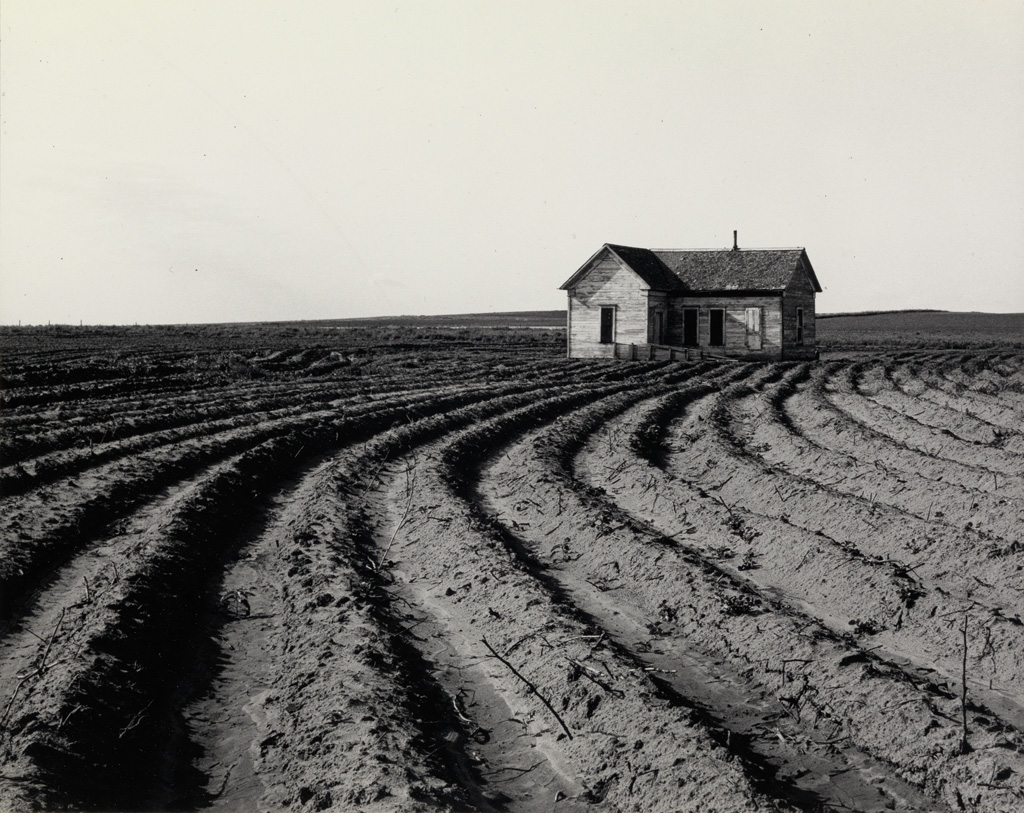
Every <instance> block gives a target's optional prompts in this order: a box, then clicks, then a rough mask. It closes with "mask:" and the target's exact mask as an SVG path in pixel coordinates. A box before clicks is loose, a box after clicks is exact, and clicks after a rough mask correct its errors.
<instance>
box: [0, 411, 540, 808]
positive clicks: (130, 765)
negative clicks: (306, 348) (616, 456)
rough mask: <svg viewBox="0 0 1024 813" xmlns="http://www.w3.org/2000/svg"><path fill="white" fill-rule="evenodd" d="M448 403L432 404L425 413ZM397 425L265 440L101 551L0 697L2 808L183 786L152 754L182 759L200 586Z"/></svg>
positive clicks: (367, 420)
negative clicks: (353, 453)
mask: <svg viewBox="0 0 1024 813" xmlns="http://www.w3.org/2000/svg"><path fill="white" fill-rule="evenodd" d="M530 397H532V396H531V395H529V394H528V395H525V396H520V398H521V399H527V400H528V399H529V398H530ZM457 405H458V404H457V403H452V402H451V401H447V402H446V399H439V400H438V401H437V402H435V404H434V405H433V408H434V409H435V410H437V411H439V412H443V411H444V410H445V409H446V408H451V407H455V406H457ZM400 414H404V412H403V411H401V410H395V411H394V412H392V413H383V414H382V413H381V412H380V411H377V412H376V413H374V414H372V415H369V416H364V417H363V418H361V419H358V418H352V417H348V418H339V419H336V420H334V421H318V422H310V424H308V425H304V426H302V427H298V428H292V430H291V431H289V432H288V433H286V434H284V435H281V436H277V437H273V438H271V439H269V440H266V441H264V442H263V443H261V444H260V445H258V446H256V447H255V448H253V449H250V450H248V451H246V452H244V453H243V454H242V455H240V456H239V457H237V458H235V459H234V460H232V461H230V464H228V465H224V466H222V467H220V468H215V469H214V470H212V471H211V472H210V473H209V475H208V476H207V477H205V478H203V479H201V480H200V481H199V482H198V483H197V484H196V485H195V487H194V488H193V490H192V491H191V492H188V493H186V494H184V495H183V496H182V497H181V499H179V500H177V501H176V502H175V504H174V506H173V509H172V510H171V511H170V512H169V517H168V518H167V519H166V520H165V521H164V522H162V523H161V524H160V525H159V526H157V527H155V528H152V529H151V530H150V531H149V532H147V533H145V534H144V538H143V540H142V541H141V542H139V541H138V540H133V541H132V542H133V544H132V545H131V548H130V549H127V550H126V549H123V548H118V549H112V550H111V551H110V552H109V553H108V557H109V558H110V562H111V572H109V573H107V583H106V584H104V585H103V589H102V591H100V587H99V585H96V584H95V583H94V584H89V582H88V581H86V580H84V579H83V581H82V583H81V585H80V586H78V587H77V589H71V590H63V591H62V592H61V594H60V595H59V596H58V597H57V598H58V599H59V600H60V601H61V602H63V607H62V612H61V614H60V616H59V620H58V623H57V624H56V625H55V626H54V628H53V632H52V633H51V635H50V636H49V637H48V638H47V640H46V641H45V646H44V645H43V641H42V640H40V642H39V647H38V651H37V653H36V656H35V657H34V658H33V659H31V660H30V661H29V662H28V663H26V664H25V666H24V668H23V670H22V672H21V678H23V679H19V682H18V683H17V684H16V686H14V687H12V692H11V694H10V695H9V696H6V697H5V698H4V700H5V701H6V708H7V709H8V711H6V713H5V717H4V725H3V730H2V732H0V737H2V742H0V748H2V749H3V757H2V760H0V761H2V762H3V763H4V767H5V771H6V773H7V775H8V776H9V777H13V776H19V775H20V776H23V777H29V779H28V780H27V781H26V783H25V784H24V785H22V786H21V792H17V791H15V790H14V787H13V786H12V788H11V790H12V793H13V795H12V797H11V799H10V800H9V801H10V803H11V806H12V807H18V806H19V804H21V803H23V802H26V801H28V802H29V803H31V804H36V805H38V804H41V805H42V806H44V807H54V806H61V805H71V806H81V807H88V808H101V809H118V808H128V809H132V808H140V807H146V806H147V805H148V804H152V803H154V800H156V801H157V803H159V801H160V799H161V796H162V795H163V794H167V793H174V792H175V790H174V789H175V788H178V787H183V788H188V787H189V786H190V785H191V784H192V783H193V782H194V778H193V777H190V776H189V775H188V772H187V771H182V766H183V765H185V764H187V758H186V757H185V756H184V755H183V754H182V753H171V754H170V755H168V754H167V753H165V750H166V749H165V748H164V746H165V744H166V743H167V742H168V741H170V742H171V745H172V748H171V749H170V750H171V751H172V752H173V751H174V748H173V745H174V744H175V743H177V744H178V745H179V746H180V747H181V750H185V742H186V741H185V740H184V738H183V737H182V735H181V734H180V731H181V723H180V720H179V718H178V716H177V714H176V713H175V711H174V709H175V708H176V706H177V705H178V704H179V702H180V697H179V692H180V691H181V688H182V685H183V684H187V683H188V682H190V681H192V680H194V679H195V678H196V676H195V674H194V670H195V668H196V666H195V664H194V663H193V658H192V655H193V649H194V646H195V644H196V642H197V638H198V640H199V641H201V640H203V631H202V630H196V629H195V628H194V627H193V626H192V619H194V618H195V617H196V616H197V615H199V614H201V613H202V612H203V609H204V607H205V606H207V603H208V594H209V590H210V585H209V584H207V583H204V582H205V580H206V579H207V578H212V577H214V576H215V575H216V574H217V573H218V572H220V571H221V570H222V568H223V567H224V561H225V558H226V557H229V556H230V555H231V553H232V550H233V549H234V548H235V547H237V545H239V544H240V543H241V542H240V540H239V539H237V532H238V519H237V518H238V517H239V516H246V514H247V513H248V514H250V515H251V510H252V509H251V506H252V505H253V503H254V502H255V503H256V504H257V505H258V504H259V503H260V500H261V499H263V498H265V497H266V496H267V495H268V494H269V493H271V492H272V491H273V490H274V489H275V488H276V487H277V483H278V482H279V481H280V479H281V478H282V477H286V476H287V475H288V472H289V471H296V472H299V471H301V466H302V464H303V463H304V462H306V461H311V460H315V459H316V458H317V457H318V456H319V455H321V454H323V452H324V451H325V450H326V449H329V448H331V447H336V446H338V445H341V444H344V443H346V442H353V441H357V440H360V439H366V438H368V437H370V436H372V435H373V434H375V433H376V432H379V431H382V430H384V429H386V428H387V427H388V426H389V425H391V424H392V423H393V422H394V418H395V417H397V416H398V415H400ZM197 574H203V575H201V576H199V577H198V578H197ZM50 615H53V612H52V610H51V611H50ZM0 801H2V802H4V803H7V801H8V800H0ZM163 801H164V803H166V802H167V800H166V799H164V800H163ZM179 801H180V800H179ZM189 801H190V802H191V801H192V800H189ZM170 804H171V806H172V807H173V806H174V800H173V799H171V801H170Z"/></svg>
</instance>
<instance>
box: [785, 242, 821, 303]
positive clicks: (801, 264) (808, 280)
mask: <svg viewBox="0 0 1024 813" xmlns="http://www.w3.org/2000/svg"><path fill="white" fill-rule="evenodd" d="M808 286H809V290H810V291H813V292H814V293H816V294H820V293H821V291H822V288H821V283H819V282H818V276H817V274H815V273H814V267H813V266H812V265H811V260H810V258H809V257H808V256H807V252H806V251H803V252H801V253H800V259H799V260H798V261H797V264H796V268H795V269H794V270H793V276H792V277H791V278H790V280H789V285H787V286H786V290H787V291H789V290H794V289H796V290H799V289H804V290H807V289H808Z"/></svg>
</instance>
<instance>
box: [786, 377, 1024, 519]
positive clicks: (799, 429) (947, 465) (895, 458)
mask: <svg viewBox="0 0 1024 813" xmlns="http://www.w3.org/2000/svg"><path fill="white" fill-rule="evenodd" d="M827 376H828V370H827V369H818V370H815V371H814V372H813V373H812V375H811V378H810V380H809V381H808V382H807V383H806V384H804V383H803V382H797V381H794V382H793V383H794V386H795V389H792V390H790V389H786V390H779V392H778V397H777V398H776V400H775V404H776V406H777V407H778V408H779V410H780V412H779V420H780V421H781V422H782V423H784V424H785V425H786V426H787V427H788V428H790V429H791V430H792V431H793V432H794V433H796V434H798V435H800V436H801V437H803V438H804V439H805V440H807V441H808V442H809V443H811V444H813V445H814V446H816V447H819V448H821V449H823V450H830V451H832V452H835V453H838V454H840V455H846V456H848V457H849V458H850V459H851V460H857V461H862V462H865V463H868V464H870V465H875V464H880V465H881V466H882V467H883V468H886V469H889V470H896V471H898V472H900V473H901V474H916V475H917V476H919V477H923V478H925V479H929V480H934V481H936V482H940V478H941V481H945V482H949V483H953V484H956V485H960V486H963V487H965V488H968V489H977V490H978V491H983V492H988V493H990V494H992V495H994V496H995V497H996V498H997V500H998V499H1004V498H1005V499H1009V500H1019V499H1020V497H1021V495H1022V494H1024V477H1022V476H1021V475H1020V474H1019V473H1016V472H1014V473H1010V474H1004V473H1000V472H993V471H990V470H989V469H987V468H985V467H984V466H982V465H979V463H978V462H977V461H966V460H953V459H949V458H946V457H942V456H940V455H937V454H932V453H930V452H927V451H921V450H920V449H917V448H914V447H912V446H910V445H908V444H907V443H906V442H904V441H900V440H898V439H895V438H893V436H892V435H889V434H885V433H883V432H879V431H877V430H876V429H873V428H872V427H870V426H868V425H866V424H864V423H862V422H860V421H859V420H857V419H856V418H855V417H853V416H851V415H850V414H849V413H848V412H846V411H845V410H843V409H840V408H839V407H838V406H836V404H834V403H833V402H832V401H831V400H830V398H829V397H828V395H827V394H826V392H825V380H826V377H827ZM845 467H846V466H844V468H845ZM938 510H942V509H941V507H940V508H939V509H938Z"/></svg>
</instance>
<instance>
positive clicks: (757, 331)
mask: <svg viewBox="0 0 1024 813" xmlns="http://www.w3.org/2000/svg"><path fill="white" fill-rule="evenodd" d="M743 323H744V327H745V328H746V332H747V347H749V348H750V349H751V350H760V349H761V308H759V307H756V308H744V310H743Z"/></svg>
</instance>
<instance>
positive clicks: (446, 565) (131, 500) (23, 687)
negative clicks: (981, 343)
mask: <svg viewBox="0 0 1024 813" xmlns="http://www.w3.org/2000/svg"><path fill="white" fill-rule="evenodd" d="M87 338H88V341H84V340H83V341H82V342H81V343H80V344H79V345H78V346H76V345H75V343H74V341H72V339H70V338H67V337H64V339H62V341H61V342H59V343H57V344H56V345H55V346H48V345H47V346H33V345H32V343H31V342H29V341H23V342H20V343H18V344H17V345H16V346H15V347H14V348H12V351H11V352H9V353H7V354H6V356H5V358H4V361H3V377H4V382H5V383H4V389H3V399H4V403H5V406H4V412H3V421H4V432H3V436H2V437H0V453H2V455H3V457H2V460H0V464H2V465H0V488H2V496H0V508H2V510H0V809H2V810H12V811H14V810H19V811H20V810H32V809H35V810H203V809H211V810H242V809H244V810H265V811H278V810H296V811H318V810H339V811H342V810H345V811H347V810H370V811H392V810H402V811H428V810H484V811H512V812H513V813H532V811H546V810H567V811H580V810H590V809H595V810H618V811H676V810H693V811H733V810H780V811H788V810H805V811H820V810H863V811H873V810H887V809H897V810H908V811H934V810H951V811H958V810H975V811H986V812H988V811H1007V812H1008V811H1019V810H1022V809H1024V679H1022V677H1021V676H1022V675H1024V619H1022V617H1021V611H1022V609H1024V539H1022V536H1021V529H1022V528H1024V356H1022V355H1021V354H1020V353H1019V352H1018V351H1012V350H1006V349H1002V350H1000V349H992V350H987V349H979V350H971V351H966V352H965V351H962V350H955V351H946V350H941V349H935V348H922V349H921V350H920V351H916V350H915V351H902V352H900V353H898V354H882V355H874V356H870V357H866V356H863V355H859V356H857V357H851V358H848V359H842V358H835V359H830V360H827V361H824V362H820V363H800V364H794V363H785V364H767V365H765V364H743V363H735V362H728V363H727V362H712V361H706V362H698V363H678V362H672V363H668V362H659V363H628V364H627V363H621V362H618V363H617V362H602V361H588V362H583V361H571V360H566V359H564V358H560V357H559V356H558V354H557V349H556V348H555V347H554V346H553V345H545V344H544V343H543V342H540V343H538V342H536V341H527V340H526V339H523V341H522V342H521V343H520V344H517V345H516V346H515V347H499V346H496V345H494V343H493V342H491V343H489V344H488V343H480V344H477V345H475V346H474V345H472V344H467V343H466V342H464V341H463V342H462V343H459V344H454V345H445V344H443V343H435V344H433V345H427V344H414V343H409V342H407V343H400V342H396V343H392V345H391V346H389V347H378V348H372V347H369V346H345V345H343V344H342V343H341V342H342V341H343V339H344V338H345V337H340V336H339V337H338V338H337V339H336V340H335V344H333V345H331V344H325V345H322V346H313V345H310V343H309V342H303V341H298V340H296V342H295V343H294V344H289V343H288V342H287V341H283V339H282V336H280V335H278V336H276V337H275V341H274V342H272V343H269V344H258V343H257V344H253V343H252V342H251V341H250V344H249V345H248V346H247V345H246V342H245V341H242V340H241V339H239V337H237V336H235V337H225V336H221V335H202V336H197V335H186V334H182V335H181V336H179V340H178V341H177V343H176V342H175V341H173V337H172V336H170V335H164V334H160V335H159V341H156V340H153V341H152V342H151V343H149V344H145V345H143V344H140V345H139V346H137V347H136V349H135V352H134V354H133V353H131V352H129V351H128V350H126V348H125V347H124V346H123V344H117V343H114V344H111V345H110V346H104V345H103V342H102V341H101V338H102V337H97V336H94V335H90V336H88V337H87ZM229 338H230V341H229V340H228V339H229ZM244 338H246V339H247V340H249V339H251V338H252V336H250V335H249V334H246V337H244ZM115 345H116V346H115ZM965 678H966V682H965Z"/></svg>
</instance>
